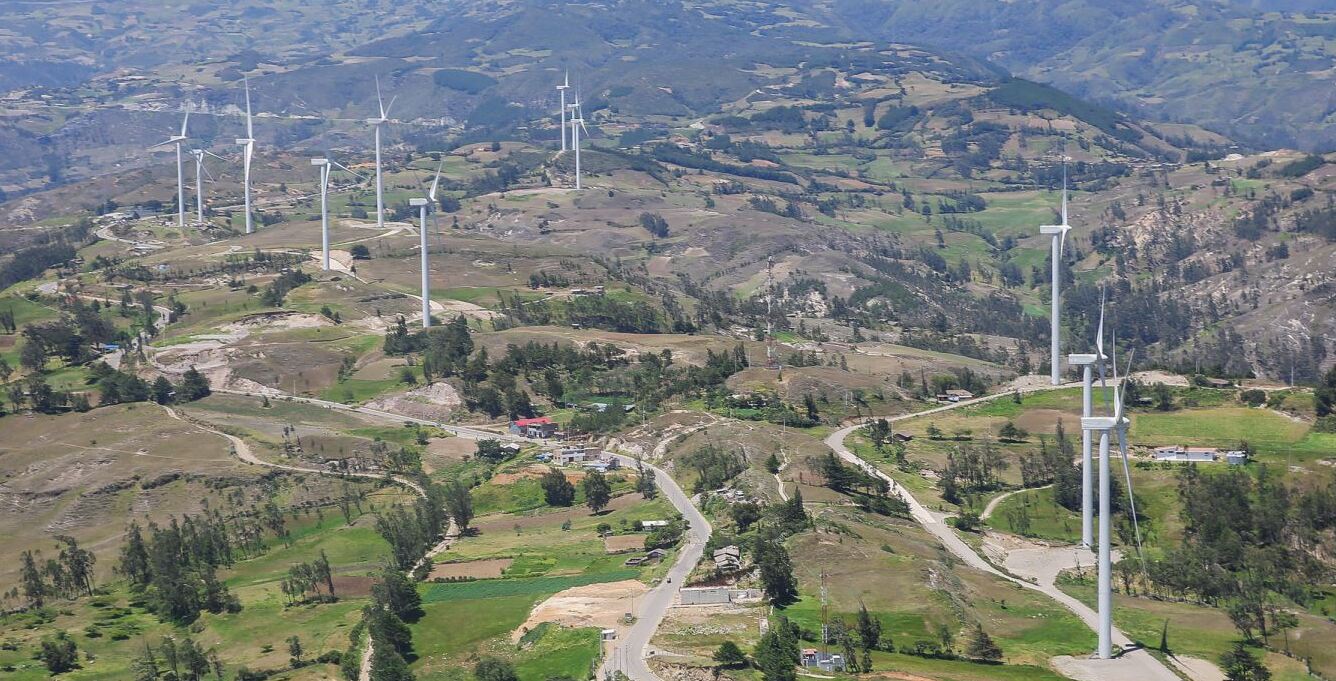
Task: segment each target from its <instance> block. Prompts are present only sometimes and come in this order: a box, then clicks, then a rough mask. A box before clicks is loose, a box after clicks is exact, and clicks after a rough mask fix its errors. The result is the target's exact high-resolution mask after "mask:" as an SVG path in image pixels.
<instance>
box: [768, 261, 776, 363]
mask: <svg viewBox="0 0 1336 681" xmlns="http://www.w3.org/2000/svg"><path fill="white" fill-rule="evenodd" d="M774 298H775V273H774V259H773V258H771V257H770V256H766V258H765V367H766V368H767V369H778V368H779V357H778V356H777V355H776V353H775V317H774V307H773V304H774Z"/></svg>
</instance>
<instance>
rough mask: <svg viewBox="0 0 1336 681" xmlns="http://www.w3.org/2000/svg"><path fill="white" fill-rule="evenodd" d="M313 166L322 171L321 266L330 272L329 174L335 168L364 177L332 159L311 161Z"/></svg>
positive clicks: (322, 158) (314, 159) (323, 158)
mask: <svg viewBox="0 0 1336 681" xmlns="http://www.w3.org/2000/svg"><path fill="white" fill-rule="evenodd" d="M311 165H313V166H315V167H317V168H319V169H320V265H321V267H322V268H324V270H325V271H326V272H328V271H329V174H330V172H332V171H333V169H334V168H335V167H338V168H341V169H343V170H344V171H345V172H347V173H350V174H351V175H353V176H354V177H356V178H358V179H361V178H362V176H361V175H358V174H357V173H354V172H353V171H351V170H348V167H347V166H345V165H343V164H342V163H339V162H338V161H335V160H334V159H331V158H326V157H321V158H313V159H311Z"/></svg>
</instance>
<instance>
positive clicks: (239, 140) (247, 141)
mask: <svg viewBox="0 0 1336 681" xmlns="http://www.w3.org/2000/svg"><path fill="white" fill-rule="evenodd" d="M254 141H255V140H252V139H242V138H240V137H238V138H237V144H250V143H251V142H254Z"/></svg>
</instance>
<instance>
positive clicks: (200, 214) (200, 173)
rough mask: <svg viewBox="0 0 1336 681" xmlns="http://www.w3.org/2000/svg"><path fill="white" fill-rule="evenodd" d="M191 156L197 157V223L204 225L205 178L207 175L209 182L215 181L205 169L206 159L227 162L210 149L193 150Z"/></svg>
mask: <svg viewBox="0 0 1336 681" xmlns="http://www.w3.org/2000/svg"><path fill="white" fill-rule="evenodd" d="M190 155H191V156H194V157H195V211H196V213H195V216H196V221H197V222H199V223H200V224H204V177H205V176H206V175H207V176H208V177H209V181H213V175H209V169H208V168H205V167H204V157H205V156H212V157H214V158H216V159H218V160H220V161H222V160H226V159H224V158H223V157H222V156H219V155H218V154H215V153H213V152H212V151H209V150H208V149H191V150H190Z"/></svg>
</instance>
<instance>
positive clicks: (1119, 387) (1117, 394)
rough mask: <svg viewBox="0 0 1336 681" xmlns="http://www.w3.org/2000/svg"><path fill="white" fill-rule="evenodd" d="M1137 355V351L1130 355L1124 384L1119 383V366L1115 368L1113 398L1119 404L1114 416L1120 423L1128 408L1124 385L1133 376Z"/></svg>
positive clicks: (1123, 380)
mask: <svg viewBox="0 0 1336 681" xmlns="http://www.w3.org/2000/svg"><path fill="white" fill-rule="evenodd" d="M1136 354H1137V353H1136V350H1133V351H1132V353H1131V354H1129V355H1128V357H1127V371H1126V372H1125V373H1124V374H1123V379H1122V382H1119V381H1118V365H1117V364H1114V366H1113V381H1114V383H1115V385H1114V389H1113V390H1114V392H1113V397H1114V399H1116V400H1117V401H1118V404H1117V405H1115V407H1116V409H1117V411H1115V412H1114V414H1113V416H1114V418H1115V419H1118V420H1119V421H1121V420H1122V418H1123V411H1124V409H1125V407H1126V405H1125V404H1124V402H1125V400H1126V399H1127V389H1126V387H1125V385H1124V384H1126V383H1127V379H1128V377H1130V376H1131V375H1132V360H1133V359H1135V358H1136Z"/></svg>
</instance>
